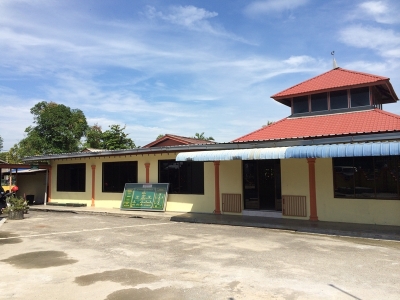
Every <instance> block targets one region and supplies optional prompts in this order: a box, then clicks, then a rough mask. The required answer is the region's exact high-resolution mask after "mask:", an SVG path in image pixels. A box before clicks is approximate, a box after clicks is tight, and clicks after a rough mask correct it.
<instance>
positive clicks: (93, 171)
mask: <svg viewBox="0 0 400 300" xmlns="http://www.w3.org/2000/svg"><path fill="white" fill-rule="evenodd" d="M95 191H96V165H92V206H93V207H94V206H95V205H94V201H95Z"/></svg>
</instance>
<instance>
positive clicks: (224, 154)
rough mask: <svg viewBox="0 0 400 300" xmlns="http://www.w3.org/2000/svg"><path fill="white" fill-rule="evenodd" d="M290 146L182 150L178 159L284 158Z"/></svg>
mask: <svg viewBox="0 0 400 300" xmlns="http://www.w3.org/2000/svg"><path fill="white" fill-rule="evenodd" d="M287 148H288V147H276V148H255V149H238V150H214V151H195V152H182V153H179V154H178V156H177V157H176V160H177V161H221V160H258V159H284V158H285V153H286V150H287Z"/></svg>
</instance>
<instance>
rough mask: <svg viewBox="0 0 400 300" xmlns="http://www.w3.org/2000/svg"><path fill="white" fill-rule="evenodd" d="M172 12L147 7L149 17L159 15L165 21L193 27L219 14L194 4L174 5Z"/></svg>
mask: <svg viewBox="0 0 400 300" xmlns="http://www.w3.org/2000/svg"><path fill="white" fill-rule="evenodd" d="M170 11H171V12H170V13H167V14H164V13H162V12H161V11H157V10H156V9H155V8H154V7H152V6H148V7H147V15H148V16H149V17H159V18H161V19H163V20H165V21H168V22H171V23H174V24H178V25H182V26H187V27H190V28H193V27H195V26H203V24H201V23H202V22H203V21H204V20H206V19H210V18H213V17H216V16H218V13H216V12H210V11H207V10H205V9H203V8H198V7H195V6H192V5H189V6H172V7H171V8H170Z"/></svg>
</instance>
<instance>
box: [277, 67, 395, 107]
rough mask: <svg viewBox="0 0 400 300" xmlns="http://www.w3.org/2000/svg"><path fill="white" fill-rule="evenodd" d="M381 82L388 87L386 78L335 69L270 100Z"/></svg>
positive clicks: (280, 93)
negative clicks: (385, 83) (384, 82)
mask: <svg viewBox="0 0 400 300" xmlns="http://www.w3.org/2000/svg"><path fill="white" fill-rule="evenodd" d="M382 81H387V83H388V84H389V85H390V83H389V78H387V77H382V76H377V75H372V74H367V73H361V72H356V71H351V70H346V69H342V68H336V69H333V70H330V71H328V72H325V73H323V74H321V75H318V76H316V77H313V78H311V79H308V80H306V81H303V82H301V83H299V84H297V85H294V86H292V87H290V88H288V89H286V90H284V91H282V92H279V93H277V94H275V95H273V96H271V98H274V99H282V98H288V97H293V96H296V95H301V94H310V93H313V92H317V91H323V90H329V89H337V88H344V87H351V86H356V85H363V84H373V83H377V82H382ZM390 86H391V85H390Z"/></svg>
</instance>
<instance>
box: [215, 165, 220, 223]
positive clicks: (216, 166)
mask: <svg viewBox="0 0 400 300" xmlns="http://www.w3.org/2000/svg"><path fill="white" fill-rule="evenodd" d="M219 165H220V162H219V161H214V182H215V184H214V190H215V210H214V213H215V214H217V215H220V214H221V205H220V200H219Z"/></svg>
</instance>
